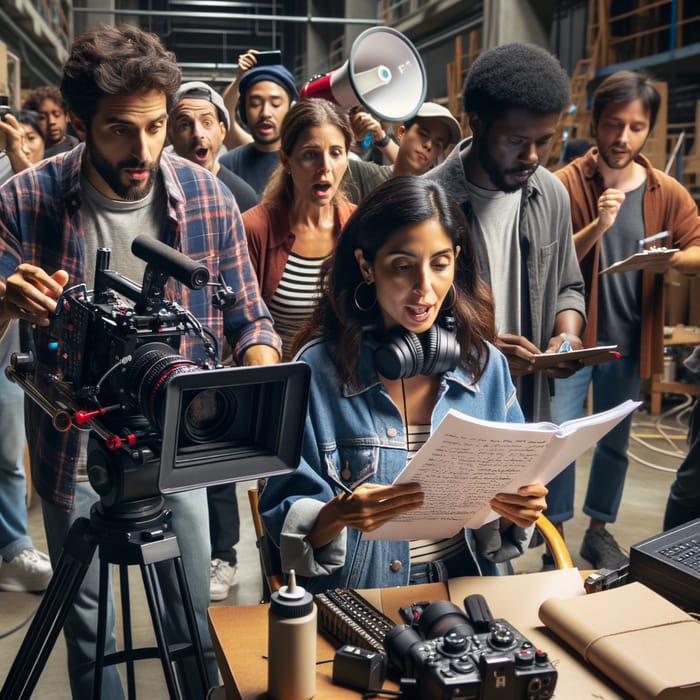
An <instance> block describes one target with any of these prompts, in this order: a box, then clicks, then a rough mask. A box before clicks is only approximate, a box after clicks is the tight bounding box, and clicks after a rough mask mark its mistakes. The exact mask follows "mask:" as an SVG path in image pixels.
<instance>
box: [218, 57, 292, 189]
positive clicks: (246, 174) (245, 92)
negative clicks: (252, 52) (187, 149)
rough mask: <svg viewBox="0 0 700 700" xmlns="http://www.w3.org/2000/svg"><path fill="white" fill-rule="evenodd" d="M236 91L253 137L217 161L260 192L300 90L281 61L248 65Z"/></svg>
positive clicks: (276, 162) (240, 108) (275, 164)
mask: <svg viewBox="0 0 700 700" xmlns="http://www.w3.org/2000/svg"><path fill="white" fill-rule="evenodd" d="M238 91H239V94H240V96H239V100H238V105H239V113H240V116H241V120H242V122H243V123H244V124H245V125H246V126H247V127H248V130H249V131H250V134H251V136H252V137H253V140H252V142H250V143H245V144H243V145H242V146H238V147H237V148H234V149H233V150H231V151H228V153H224V154H223V155H222V156H221V157H220V158H219V161H220V162H221V164H222V165H225V166H226V167H227V168H228V169H229V170H231V171H232V172H234V173H236V175H239V176H240V177H242V178H243V179H244V180H245V181H246V182H247V183H248V184H249V185H250V186H251V187H252V188H253V189H254V190H255V191H256V192H257V194H258V195H260V194H262V191H263V190H264V189H265V186H266V185H267V181H268V179H269V177H270V175H271V174H272V171H273V170H274V169H275V168H276V167H277V165H278V164H279V153H278V152H279V149H280V126H281V125H282V120H283V119H284V116H285V114H287V112H288V110H289V107H290V106H291V104H292V102H294V100H296V99H298V98H299V93H298V92H297V88H296V85H295V84H294V76H293V75H292V74H291V73H290V72H289V71H288V70H287V69H286V68H285V67H284V66H283V65H281V64H276V65H271V66H258V65H254V66H253V67H251V68H249V69H248V70H246V71H245V72H244V73H243V75H242V77H240V79H239V81H238Z"/></svg>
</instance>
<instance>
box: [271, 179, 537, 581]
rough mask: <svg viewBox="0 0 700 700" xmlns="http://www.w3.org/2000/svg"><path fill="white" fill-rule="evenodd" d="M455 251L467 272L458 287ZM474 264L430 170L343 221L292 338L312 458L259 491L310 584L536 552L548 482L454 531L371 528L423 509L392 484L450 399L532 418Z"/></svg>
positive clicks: (468, 570) (410, 492)
mask: <svg viewBox="0 0 700 700" xmlns="http://www.w3.org/2000/svg"><path fill="white" fill-rule="evenodd" d="M458 255H462V256H466V261H467V263H468V264H467V265H465V266H460V267H461V269H464V270H467V271H468V272H467V273H465V274H468V275H469V279H465V280H457V282H458V283H457V284H454V282H455V271H456V266H455V260H456V258H457V256H458ZM476 266H477V263H476V256H475V252H474V248H473V245H472V242H471V240H470V238H469V236H468V234H467V231H466V228H465V223H464V219H463V217H462V214H461V212H460V211H459V209H458V208H457V207H456V205H455V204H454V203H453V202H452V201H451V200H448V198H447V197H446V196H445V194H444V191H443V190H442V188H441V186H440V185H438V184H437V183H435V182H432V181H429V180H427V179H424V178H419V177H397V178H393V179H391V180H389V181H387V182H386V183H383V184H382V185H380V186H379V187H378V188H377V189H376V190H374V191H373V192H372V193H371V194H370V195H369V196H368V197H367V198H366V199H365V200H364V201H363V202H362V203H361V204H360V206H359V208H358V209H357V211H356V212H355V213H354V214H353V215H352V217H351V218H350V220H349V221H348V223H347V224H346V226H345V229H344V230H343V233H342V235H341V236H340V238H339V240H338V244H337V248H336V251H335V253H334V254H333V256H332V258H331V259H330V261H329V264H328V265H327V267H326V269H325V271H324V273H323V275H322V292H323V294H322V297H321V300H320V302H319V304H318V306H317V308H316V310H315V313H314V315H313V317H312V318H311V320H310V322H309V324H308V325H307V327H306V328H305V329H303V330H302V332H301V333H300V335H299V337H298V338H297V344H298V345H302V344H304V343H305V345H304V346H303V347H302V349H301V351H300V352H299V354H298V359H300V360H303V361H304V362H306V363H308V364H309V365H310V366H311V368H312V378H311V387H310V400H309V410H308V415H307V418H306V424H305V432H304V440H303V447H302V460H301V463H300V465H299V468H298V469H297V470H296V471H294V472H291V473H290V474H286V475H283V476H276V477H273V478H271V479H269V480H268V482H267V484H266V486H265V488H264V490H263V492H262V494H261V497H260V513H261V515H262V517H263V521H264V525H265V529H266V531H267V532H268V534H269V535H270V537H271V539H272V541H273V542H274V543H275V544H276V545H277V546H278V547H279V550H280V556H281V562H282V569H283V570H284V571H285V572H286V571H289V570H290V569H294V570H295V571H296V573H297V576H300V577H302V578H304V579H305V584H304V585H305V586H306V587H307V588H309V589H310V590H312V591H321V590H325V589H327V588H334V587H339V586H348V587H351V588H379V587H387V586H398V585H405V584H408V583H423V582H427V581H435V580H445V579H446V578H448V577H451V576H460V575H473V574H487V573H497V564H499V563H503V562H508V561H509V560H510V559H512V558H513V557H516V556H519V555H520V554H522V553H523V551H524V550H525V548H526V547H527V545H528V541H529V538H530V535H531V532H532V527H531V526H532V525H533V524H534V522H535V520H536V519H537V517H538V515H539V513H540V512H541V511H542V510H544V508H545V507H546V503H545V498H544V496H545V494H546V489H545V487H544V486H543V485H542V484H531V485H529V486H525V487H522V488H521V489H520V490H519V492H518V493H516V494H499V496H497V497H496V498H495V499H493V500H492V501H491V507H492V509H493V510H494V511H495V512H496V513H498V514H499V516H501V517H500V518H499V519H497V520H494V521H493V522H491V523H488V524H487V525H484V526H483V527H481V528H479V529H478V530H464V531H461V532H459V533H457V534H456V535H455V536H454V537H452V538H448V539H447V540H442V541H439V542H433V541H420V542H415V541H411V542H408V541H377V540H365V539H363V538H362V533H363V532H371V531H372V530H374V529H376V528H377V527H378V526H379V525H381V524H383V523H384V522H386V521H387V520H390V519H392V518H394V517H396V516H397V515H399V514H401V513H404V512H407V511H409V510H413V509H415V508H418V507H419V506H420V505H421V503H422V500H423V494H422V491H421V488H420V485H419V484H417V483H411V484H402V485H391V484H392V482H393V481H394V479H395V478H396V476H397V475H398V474H399V472H400V471H401V470H402V469H403V468H404V466H405V465H406V462H407V460H408V459H410V458H411V456H413V454H414V453H415V451H416V450H417V449H418V447H420V444H422V442H424V441H425V439H427V436H428V435H429V433H430V432H431V431H432V429H434V428H435V427H436V426H437V425H438V424H439V423H440V421H441V420H442V419H443V417H444V416H445V414H446V413H447V411H448V410H449V409H450V408H454V409H457V410H459V411H461V412H463V413H466V414H468V415H471V416H474V417H477V418H483V419H487V420H496V421H513V422H522V420H523V418H522V413H521V411H520V407H519V405H518V403H517V400H516V398H515V390H514V388H513V385H512V383H511V379H510V375H509V373H508V366H507V363H506V361H505V359H504V357H503V356H502V355H501V354H500V353H499V352H498V351H497V350H496V349H495V347H494V346H492V345H491V344H490V342H489V341H490V340H491V339H492V338H493V337H494V334H495V329H494V320H493V319H494V316H493V302H492V297H491V293H490V290H489V289H488V287H487V286H486V284H485V283H484V281H483V280H482V278H481V277H480V275H479V274H478V272H477V271H476ZM452 328H453V330H454V332H453V330H452ZM387 357H389V358H390V360H389V361H388V362H387V360H386V358H387ZM397 358H398V360H397ZM465 459H468V456H466V455H465ZM341 485H342V486H344V487H345V489H344V488H342V487H341ZM347 489H349V490H352V495H349V494H348V493H347V492H346V490H347Z"/></svg>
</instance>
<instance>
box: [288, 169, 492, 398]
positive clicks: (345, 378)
mask: <svg viewBox="0 0 700 700" xmlns="http://www.w3.org/2000/svg"><path fill="white" fill-rule="evenodd" d="M431 219H437V220H438V221H439V222H440V225H441V226H442V228H443V229H444V231H445V233H446V234H447V236H448V237H449V238H450V239H451V241H452V244H453V246H455V247H456V246H460V247H461V252H460V254H459V257H460V264H457V265H455V279H454V290H455V293H454V298H453V299H451V300H450V301H451V303H453V304H454V305H453V306H452V313H453V314H454V317H455V321H456V333H457V339H458V341H459V345H460V348H461V360H462V363H463V365H464V366H466V367H467V368H468V370H469V371H470V372H471V373H472V375H473V377H474V379H475V380H476V379H478V378H479V377H480V376H481V374H482V373H483V371H484V368H485V367H486V363H487V361H488V356H489V350H488V346H487V345H486V341H487V340H488V341H493V340H494V338H495V334H496V331H495V322H494V311H493V297H492V295H491V290H490V288H489V286H488V285H487V284H486V282H485V281H484V279H483V278H482V276H481V275H480V274H479V272H478V261H477V255H476V248H475V246H474V243H473V241H472V238H471V235H470V233H469V231H468V225H467V222H466V219H465V218H464V215H463V214H462V212H461V210H460V209H459V207H458V206H457V204H455V202H453V201H452V200H451V199H450V198H449V197H448V196H447V195H446V194H445V191H444V190H443V188H442V186H441V185H440V184H439V183H437V182H435V181H434V180H428V179H427V178H422V177H415V176H410V175H407V176H399V177H393V178H391V179H390V180H387V181H386V182H383V183H382V184H381V185H379V187H377V188H376V189H374V190H373V191H372V192H370V194H368V195H367V197H365V198H364V199H363V200H362V202H361V203H360V205H359V206H358V208H357V209H356V210H355V212H354V213H353V214H352V216H351V217H350V219H348V221H347V223H346V224H345V228H344V229H343V232H342V233H341V235H340V237H339V238H338V242H337V244H336V248H335V252H334V253H333V255H332V256H331V257H330V258H329V259H328V260H326V262H325V263H324V267H323V269H322V272H321V280H320V289H321V295H320V298H319V302H318V304H317V306H316V308H315V310H314V313H313V315H312V316H311V318H310V319H309V321H308V322H307V324H306V326H305V327H304V328H303V329H302V330H301V331H300V332H299V334H298V335H297V336H296V337H295V339H294V352H296V351H297V350H298V349H299V348H300V347H301V346H302V345H303V344H304V343H306V342H308V341H310V340H312V339H314V338H319V337H321V338H324V339H325V340H326V341H327V342H328V343H329V344H330V345H331V347H332V348H333V355H334V358H335V363H336V367H337V369H338V374H339V376H340V380H341V382H342V383H343V384H345V383H351V384H356V383H357V377H356V372H357V366H358V362H359V358H360V345H361V343H362V336H363V333H364V332H367V329H372V328H383V321H382V315H381V309H379V308H378V305H376V304H375V305H374V307H372V308H370V309H368V310H367V311H363V310H361V309H359V308H358V307H357V305H356V303H355V297H354V293H355V289H356V288H357V287H358V285H360V284H361V283H362V282H363V277H362V274H361V271H360V266H359V264H358V263H357V260H356V259H355V250H356V249H357V248H360V249H361V250H362V252H363V255H364V257H365V259H366V260H367V261H368V262H372V261H373V260H374V258H375V256H376V254H377V251H379V249H380V248H382V247H383V246H384V244H385V243H386V242H387V241H388V240H389V238H391V236H393V235H394V234H395V233H396V232H397V231H399V230H400V229H402V228H404V227H406V226H413V225H415V224H420V223H422V222H424V221H429V220H431ZM449 296H450V295H448V297H449ZM370 332H371V331H370Z"/></svg>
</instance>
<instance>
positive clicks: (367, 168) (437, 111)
mask: <svg viewBox="0 0 700 700" xmlns="http://www.w3.org/2000/svg"><path fill="white" fill-rule="evenodd" d="M350 123H351V124H352V126H353V130H354V133H355V135H356V137H358V138H361V137H362V136H364V135H365V133H367V132H370V133H372V134H373V136H374V138H375V146H380V147H384V146H387V144H388V138H389V137H388V135H387V134H386V132H385V131H384V129H383V127H382V125H381V124H380V123H379V122H378V121H377V120H376V119H375V118H374V117H372V116H371V115H370V114H368V113H367V112H355V113H353V114H352V115H351V116H350ZM397 137H398V140H399V146H398V149H397V152H396V154H395V160H394V163H393V165H377V164H376V163H372V162H367V161H361V160H351V161H350V163H349V165H348V173H347V175H346V176H345V188H346V190H347V191H348V196H349V198H350V200H351V201H353V202H355V203H356V204H357V203H358V202H360V201H361V200H362V199H363V198H364V197H365V196H366V195H367V194H368V193H369V192H371V191H372V190H373V189H374V188H375V187H376V186H377V185H379V184H380V183H382V182H384V181H385V180H388V179H389V178H390V177H394V176H395V175H423V174H424V173H426V172H428V170H430V169H431V168H432V167H434V166H435V165H437V164H438V163H439V162H440V161H441V160H442V158H443V157H444V154H445V150H446V149H447V148H449V146H453V145H454V144H456V143H459V141H460V139H461V138H462V129H461V127H460V125H459V122H458V121H457V120H456V119H455V118H454V117H453V116H452V114H450V112H449V110H448V109H447V108H445V107H443V106H442V105H439V104H436V103H435V102H424V103H423V105H422V106H421V108H420V109H419V110H418V113H417V114H416V116H415V117H414V118H413V119H411V120H409V121H407V122H406V123H405V124H402V125H401V126H400V127H399V128H398V130H397Z"/></svg>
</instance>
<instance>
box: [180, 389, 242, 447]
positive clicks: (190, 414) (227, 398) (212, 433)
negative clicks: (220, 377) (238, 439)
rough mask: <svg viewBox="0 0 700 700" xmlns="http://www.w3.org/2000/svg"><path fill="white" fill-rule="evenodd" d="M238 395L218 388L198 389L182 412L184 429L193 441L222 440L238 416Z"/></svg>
mask: <svg viewBox="0 0 700 700" xmlns="http://www.w3.org/2000/svg"><path fill="white" fill-rule="evenodd" d="M237 408H238V406H237V401H236V397H235V396H233V394H231V393H225V392H223V391H219V390H218V389H204V390H202V391H198V392H196V393H195V395H194V396H193V397H192V398H191V399H190V400H189V403H188V404H187V407H186V408H185V410H184V411H183V414H182V430H183V432H184V434H185V435H186V436H187V437H188V438H189V440H190V442H193V443H205V444H206V443H209V442H215V441H217V440H220V439H221V438H222V436H223V435H224V433H225V432H226V431H227V429H228V428H229V426H231V424H232V423H233V420H234V418H235V417H236V410H237Z"/></svg>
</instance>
